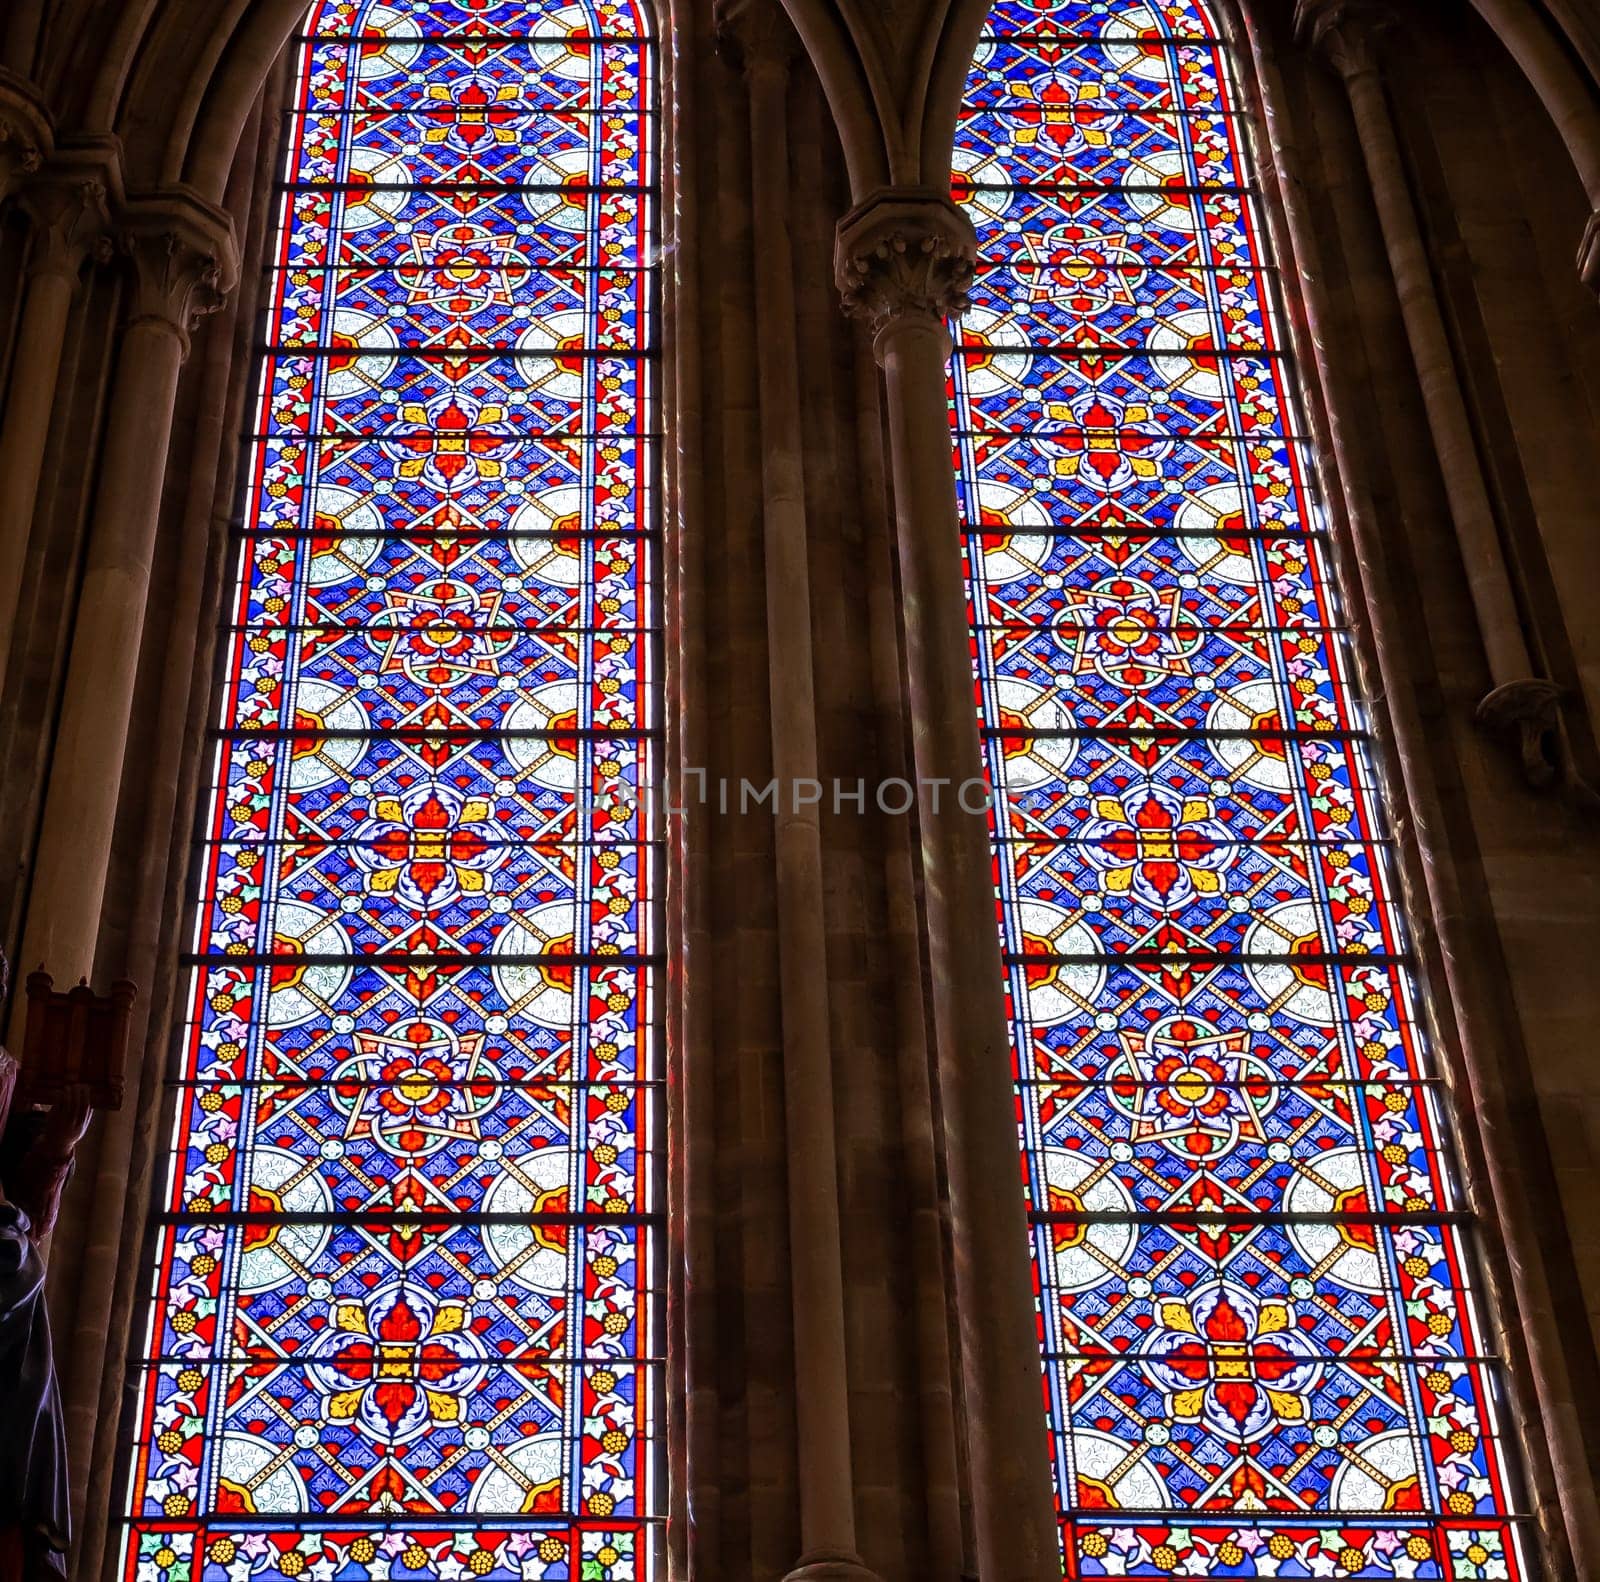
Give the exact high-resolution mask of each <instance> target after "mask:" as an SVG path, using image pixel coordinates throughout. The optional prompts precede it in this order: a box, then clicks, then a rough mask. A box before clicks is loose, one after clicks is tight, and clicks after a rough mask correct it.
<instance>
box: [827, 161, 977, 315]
mask: <svg viewBox="0 0 1600 1582" xmlns="http://www.w3.org/2000/svg"><path fill="white" fill-rule="evenodd" d="M977 259H978V241H977V237H976V235H975V234H974V232H973V229H972V223H971V221H969V220H968V219H967V217H966V215H964V214H963V213H962V212H961V211H960V209H958V208H957V207H956V206H955V204H953V203H952V202H951V201H950V199H949V198H948V197H946V196H945V195H944V194H943V193H936V192H933V191H923V190H921V189H913V190H906V189H899V190H896V189H888V190H885V191H884V192H881V193H878V194H876V195H874V196H873V197H871V198H869V199H868V200H867V201H866V202H865V203H863V204H861V205H860V206H859V207H858V208H855V209H853V210H852V211H851V212H850V213H849V214H847V215H846V216H845V218H844V219H843V220H842V221H841V222H840V225H839V234H838V239H837V243H836V245H835V248H834V273H835V277H836V279H837V281H838V285H839V292H840V295H841V296H842V297H843V299H844V310H845V312H846V313H848V314H849V315H850V316H851V317H852V318H862V319H865V320H867V322H868V323H869V324H871V326H872V328H873V330H874V331H875V332H877V333H880V334H881V333H882V331H883V330H884V329H885V328H887V327H888V326H891V325H893V324H895V323H897V322H899V321H902V320H906V319H917V318H920V319H932V320H934V321H936V322H938V323H940V324H942V323H943V322H944V321H945V320H946V319H948V318H958V317H960V315H961V314H963V313H964V312H966V310H967V308H968V307H970V306H971V302H970V299H969V298H968V295H967V293H968V291H969V290H970V288H971V286H972V278H973V274H974V271H975V270H976V267H977Z"/></svg>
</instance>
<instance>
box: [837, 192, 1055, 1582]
mask: <svg viewBox="0 0 1600 1582" xmlns="http://www.w3.org/2000/svg"><path fill="white" fill-rule="evenodd" d="M975 258H976V240H975V238H974V235H973V232H972V227H971V225H970V224H969V223H968V221H967V219H966V218H965V216H964V215H962V214H961V212H960V211H959V210H958V209H957V208H956V207H955V205H954V204H953V203H951V202H950V200H949V198H948V197H947V196H945V195H944V194H943V193H940V192H937V191H934V190H931V189H921V188H910V189H906V188H893V189H885V190H882V191H880V192H878V193H876V194H874V195H872V196H871V197H869V198H868V199H867V200H866V201H865V202H864V203H862V204H860V205H859V206H858V207H856V208H855V209H853V210H852V211H851V212H850V213H849V214H848V215H847V216H846V217H845V218H844V220H843V221H842V222H841V224H840V227H839V236H838V246H837V252H836V266H837V274H838V280H839V286H840V289H841V291H842V293H843V296H844V303H845V309H846V311H847V312H849V313H850V314H852V315H855V316H860V317H862V318H865V319H866V320H868V322H869V323H870V324H871V326H872V328H873V331H874V335H875V339H874V350H875V352H876V355H877V359H878V362H879V364H880V365H881V367H882V368H883V372H884V379H885V384H886V396H887V403H888V406H887V411H888V429H889V440H890V449H891V456H890V464H891V470H892V474H893V480H894V495H895V513H896V533H897V538H898V545H899V560H900V576H901V586H902V618H903V621H904V629H905V643H906V667H907V673H908V680H909V690H910V698H911V715H912V743H913V753H914V762H915V768H916V773H917V779H918V782H919V785H918V816H919V824H920V833H921V840H922V864H923V881H924V888H925V898H926V908H927V929H928V952H929V961H930V966H931V970H932V977H933V993H932V1002H933V1016H934V1038H935V1043H936V1046H937V1052H938V1070H939V1081H940V1089H941V1102H942V1112H943V1117H944V1140H945V1151H946V1166H947V1170H948V1177H949V1190H950V1207H951V1218H952V1240H953V1251H954V1273H955V1298H956V1308H957V1312H958V1315H959V1328H960V1335H961V1357H962V1365H963V1367H962V1383H963V1390H964V1400H965V1405H966V1442H967V1452H968V1473H969V1476H970V1479H971V1485H972V1505H973V1519H974V1526H975V1536H976V1543H977V1556H978V1571H979V1575H980V1576H982V1577H984V1578H986V1579H987V1578H993V1579H995V1582H1000V1579H1004V1582H1046V1579H1054V1578H1058V1577H1059V1576H1060V1575H1061V1551H1060V1540H1059V1537H1058V1534H1057V1530H1056V1522H1055V1510H1054V1503H1053V1500H1052V1495H1051V1484H1050V1459H1049V1450H1048V1445H1047V1440H1046V1433H1045V1417H1044V1406H1043V1397H1042V1388H1041V1383H1040V1364H1039V1358H1038V1354H1037V1352H1036V1350H1035V1347H1034V1344H1033V1339H1034V1334H1035V1319H1034V1299H1033V1274H1032V1269H1031V1267H1030V1264H1029V1257H1028V1228H1027V1219H1026V1214H1025V1210H1024V1200H1023V1190H1022V1177H1021V1166H1020V1163H1019V1143H1018V1137H1017V1122H1016V1110H1015V1103H1014V1099H1013V1095H1012V1079H1011V1039H1010V1030H1009V1027H1008V1025H1007V1021H1006V1008H1005V994H1004V983H1005V975H1004V967H1003V964H1002V960H1001V955H1000V944H999V934H998V930H997V928H996V922H995V899H994V879H993V874H992V868H991V860H992V859H991V855H990V849H989V832H988V824H987V821H986V819H985V818H984V816H983V814H982V813H981V812H978V813H972V812H969V811H967V810H966V807H964V806H963V804H962V801H961V800H960V799H959V798H958V797H957V796H956V795H955V791H956V789H957V788H958V787H961V786H963V785H967V784H970V783H972V782H976V781H980V780H981V779H982V776H983V755H982V746H981V743H980V740H979V735H978V716H977V705H976V702H975V699H974V691H973V676H972V661H971V658H970V649H969V633H968V629H967V598H966V584H965V576H964V570H963V563H962V552H961V533H960V523H959V516H958V510H957V503H956V488H955V472H954V468H953V466H952V463H951V443H950V427H949V423H950V419H949V411H948V406H947V403H946V397H945V371H946V364H947V362H948V360H949V357H950V351H951V343H950V334H949V331H948V330H947V329H946V327H945V320H946V318H947V317H948V316H949V315H951V314H953V313H959V312H960V311H961V310H962V309H963V308H964V307H965V306H966V300H967V299H966V288H967V286H968V285H969V284H970V282H971V279H972V273H973V266H974V262H975ZM968 805H969V806H972V805H976V804H973V803H971V801H970V798H969V799H968Z"/></svg>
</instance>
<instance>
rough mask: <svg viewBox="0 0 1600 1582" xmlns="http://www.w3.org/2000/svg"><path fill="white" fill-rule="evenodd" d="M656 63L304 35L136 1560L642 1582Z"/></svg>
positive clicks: (500, 2) (161, 1246) (653, 1197)
mask: <svg viewBox="0 0 1600 1582" xmlns="http://www.w3.org/2000/svg"><path fill="white" fill-rule="evenodd" d="M654 73H655V59H654V46H653V44H652V43H651V41H650V38H649V34H648V29H647V28H646V26H645V19H644V7H642V6H636V5H635V4H634V0H414V3H375V0H327V3H324V4H321V5H319V6H317V7H316V8H315V9H314V10H313V11H312V13H311V15H310V17H309V19H308V23H307V27H306V31H305V35H304V37H303V38H302V40H301V41H300V44H299V66H298V73H297V77H296V84H297V86H296V91H295V95H294V99H293V103H292V105H291V107H290V109H289V111H288V112H287V114H286V128H285V137H286V143H287V154H286V168H285V179H284V182H283V186H282V193H281V218H280V222H279V225H278V229H277V234H276V241H275V244H274V246H273V248H272V250H271V253H270V255H269V280H268V287H267V292H266V299H267V302H268V309H267V313H266V320H265V334H264V339H265V348H264V351H263V354H262V358H261V376H260V392H259V401H258V403H257V406H256V418H255V433H254V436H253V438H252V439H251V441H250V445H249V452H248V457H249V460H248V478H247V483H246V489H247V498H246V504H245V509H244V514H243V527H242V531H241V533H240V535H239V539H238V552H237V559H236V570H235V573H234V580H233V582H232V585H231V592H230V594H229V595H228V597H227V599H226V601H225V609H226V615H225V620H226V622H227V626H226V629H225V631H224V634H223V650H224V655H225V658H224V664H223V674H222V681H221V695H220V699H219V702H218V705H217V713H216V716H215V720H216V727H217V728H216V730H215V732H214V735H213V742H214V748H213V758H212V762H213V766H214V769H213V779H212V789H211V792H210V795H209V797H208V800H207V806H206V808H205V811H204V818H203V823H202V824H201V827H200V830H199V848H198V854H197V859H196V867H197V872H198V875H199V883H198V899H197V902H196V908H195V914H194V933H193V939H192V968H191V970H190V972H189V975H188V983H189V993H188V1000H187V1016H186V1027H185V1032H184V1039H183V1047H182V1051H181V1056H180V1059H179V1062H178V1068H177V1069H178V1080H177V1081H176V1082H175V1084H174V1090H175V1098H174V1108H173V1132H172V1143H171V1158H170V1180H169V1182H168V1184H167V1187H166V1192H165V1197H164V1199H163V1200H162V1203H161V1208H162V1212H161V1213H160V1214H159V1216H158V1220H157V1225H156V1229H155V1243H156V1249H157V1250H156V1256H155V1264H154V1279H153V1284H152V1290H151V1298H152V1300H151V1306H150V1317H149V1321H148V1325H147V1329H146V1332H145V1334H144V1336H143V1353H142V1358H141V1360H140V1362H139V1365H138V1388H137V1392H136V1395H137V1400H136V1408H135V1409H136V1419H135V1433H134V1438H135V1447H134V1451H133V1455H132V1464H131V1468H130V1473H129V1488H128V1494H127V1506H126V1510H127V1517H128V1525H127V1538H126V1546H125V1554H126V1559H125V1570H124V1574H125V1576H126V1577H127V1578H128V1579H130V1582H131V1579H133V1578H139V1579H144V1582H154V1579H157V1578H171V1579H173V1582H177V1579H182V1582H246V1579H247V1578H250V1577H255V1576H261V1577H267V1578H272V1579H274V1582H276V1579H277V1578H280V1577H289V1578H294V1577H298V1576H301V1575H305V1576H308V1577H312V1578H321V1579H328V1578H333V1577H335V1576H337V1577H339V1578H340V1579H341V1582H349V1579H359V1578H371V1579H373V1582H377V1579H380V1578H385V1579H390V1582H450V1579H455V1578H461V1577H464V1576H469V1575H470V1576H473V1577H481V1578H488V1579H501V1582H511V1579H517V1582H535V1579H550V1582H569V1579H571V1582H576V1579H579V1578H582V1579H584V1582H632V1579H635V1578H640V1577H643V1576H646V1575H649V1574H651V1572H652V1558H651V1557H652V1554H653V1552H654V1546H655V1543H656V1534H657V1532H658V1522H657V1519H656V1518H657V1516H658V1512H659V1501H658V1491H657V1487H656V1481H657V1466H656V1449H655V1434H654V1421H653V1419H654V1412H655V1404H654V1403H655V1402H656V1400H657V1398H658V1396H659V1390H660V1385H659V1379H658V1377H657V1371H656V1367H657V1361H656V1359H657V1357H658V1352H659V1347H658V1346H657V1345H656V1343H655V1334H656V1326H657V1324H658V1321H659V1314H658V1312H657V1309H656V1305H655V1304H654V1302H653V1301H652V1294H651V1293H652V1286H653V1284H654V1283H655V1282H654V1280H653V1275H652V1265H653V1255H654V1250H655V1247H656V1241H657V1238H656V1237H655V1235H654V1231H653V1226H654V1224H655V1219H656V1215H657V1212H658V1210H659V1206H660V1205H659V1202H658V1198H657V1185H656V1183H657V1169H656V1150H657V1149H658V1147H659V1138H658V1133H657V1128H656V1125H655V1121H654V1112H655V1110H656V1108H657V1097H658V1093H657V1087H658V1084H657V1077H658V1073H657V1071H656V1069H655V1063H654V1054H653V1049H654V1032H653V1025H652V1016H651V991H652V983H653V979H654V964H655V952H656V950H657V949H658V946H659V942H658V939H657V934H656V928H655V923H654V912H653V907H654V905H655V896H656V889H657V886H656V883H655V878H654V867H655V863H656V857H657V844H656V842H655V839H654V836H653V832H652V830H651V829H650V828H648V827H646V816H645V813H644V808H645V806H646V805H647V802H648V799H646V798H642V797H641V796H640V795H639V792H640V791H641V788H643V787H644V786H646V785H648V783H649V782H650V779H651V775H652V771H653V761H654V755H655V752H656V745H655V735H656V730H657V726H658V717H657V703H656V678H655V665H656V661H655V658H654V647H655V644H656V642H657V636H658V634H657V632H656V630H655V619H656V608H657V604H656V594H655V582H654V576H655V573H654V569H653V562H654V558H655V555H656V537H655V522H656V514H655V504H654V500H653V492H654V481H653V480H654V468H655V455H656V450H657V437H656V435H655V434H654V433H653V432H652V423H653V417H654V404H653V397H652V386H653V382H654V379H655V368H654V363H653V355H654V354H653V350H652V325H653V321H654V310H653V301H654V291H655V280H654V274H653V261H654V257H655V251H654V243H653V236H654V226H655V213H654V203H655V196H654V181H655V174H654V172H655V158H656V154H655V141H656V121H655V119H654V115H655V112H654V107H653V91H654V90H653V82H654Z"/></svg>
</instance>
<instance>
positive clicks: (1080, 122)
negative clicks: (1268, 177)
mask: <svg viewBox="0 0 1600 1582" xmlns="http://www.w3.org/2000/svg"><path fill="white" fill-rule="evenodd" d="M1232 80H1233V79H1232V76H1231V64H1230V61H1229V59H1228V51H1227V48H1226V47H1225V45H1224V44H1223V43H1222V42H1221V41H1220V40H1219V38H1218V36H1217V29H1216V27H1215V25H1214V23H1213V20H1212V18H1211V17H1209V16H1208V15H1207V14H1206V12H1205V10H1204V9H1203V7H1202V5H1201V4H1200V3H1199V0H1109V3H1095V4H1089V3H1085V0H997V3H996V4H995V6H994V7H993V9H992V11H991V12H990V14H989V18H988V22H987V25H986V29H985V34H984V37H983V38H982V41H981V42H980V44H979V47H978V53H977V57H976V60H975V63H974V66H973V69H972V73H971V76H970V78H969V80H968V86H967V94H966V99H965V105H964V108H963V111H962V114H961V119H960V123H959V130H958V135H957V139H956V159H955V188H954V193H955V197H956V200H957V202H958V203H960V204H961V205H962V207H963V208H964V209H965V211H966V213H967V214H968V215H969V216H970V217H971V219H972V220H973V222H974V224H975V225H976V227H977V231H978V238H979V258H980V263H979V268H978V275H977V282H976V288H975V290H974V292H973V306H972V310H971V312H970V313H969V314H968V315H967V316H966V317H965V318H964V320H963V321H962V323H961V325H960V327H959V333H958V337H957V347H956V354H955V358H954V362H953V369H954V372H953V377H952V389H951V411H952V421H953V424H954V435H955V448H956V463H957V467H958V471H959V475H960V496H961V505H962V511H963V530H964V533H965V541H966V551H967V563H968V572H969V590H970V606H971V618H972V634H973V635H972V645H973V648H972V651H973V657H974V664H975V667H976V675H977V683H978V699H979V705H980V709H981V715H982V724H983V732H984V737H985V744H986V751H987V754H988V769H989V774H990V776H991V780H992V783H993V785H994V787H995V789H996V792H997V807H996V812H995V815H994V825H993V835H994V840H995V855H996V863H995V875H996V885H997V891H998V895H999V898H1000V922H1001V928H1002V934H1003V943H1004V950H1005V957H1006V962H1007V967H1008V975H1009V998H1010V1006H1011V1015H1012V1027H1013V1038H1014V1045H1015V1054H1016V1060H1017V1066H1016V1074H1017V1078H1018V1096H1019V1108H1018V1114H1019V1120H1020V1124H1021V1129H1022V1137H1023V1143H1024V1167H1025V1176H1026V1180H1027V1186H1028V1191H1029V1197H1030V1206H1031V1215H1032V1237H1033V1251H1034V1259H1035V1269H1036V1278H1037V1291H1038V1298H1039V1311H1040V1339H1041V1344H1042V1348H1043V1353H1044V1357H1045V1391H1046V1397H1047V1403H1048V1411H1049V1417H1050V1423H1051V1427H1052V1431H1053V1445H1054V1471H1055V1480H1056V1491H1057V1499H1058V1504H1059V1507H1060V1512H1061V1519H1062V1531H1063V1552H1064V1556H1065V1564H1066V1571H1067V1574H1068V1576H1069V1577H1072V1578H1079V1577H1102V1576H1117V1577H1158V1576H1168V1575H1180V1576H1214V1577H1291V1576H1292V1577H1310V1576H1329V1577H1354V1578H1373V1579H1376V1578H1385V1579H1390V1578H1439V1579H1449V1582H1466V1579H1469V1578H1489V1577H1496V1578H1525V1577H1527V1576H1528V1575H1529V1572H1528V1570H1527V1562H1526V1560H1525V1559H1524V1558H1523V1548H1524V1543H1523V1539H1522V1536H1521V1534H1522V1531H1523V1529H1522V1526H1521V1524H1520V1522H1519V1512H1518V1506H1517V1497H1516V1486H1515V1482H1514V1479H1513V1477H1512V1475H1511V1470H1510V1465H1509V1463H1510V1461H1511V1459H1512V1458H1511V1454H1510V1451H1509V1449H1508V1447H1507V1446H1506V1445H1505V1444H1504V1443H1503V1441H1502V1439H1501V1437H1500V1430H1499V1427H1498V1424H1499V1423H1500V1421H1501V1419H1502V1417H1503V1411H1502V1409H1501V1407H1500V1403H1499V1391H1500V1389H1501V1383H1500V1379H1499V1370H1498V1367H1497V1365H1496V1362H1495V1359H1494V1357H1493V1356H1492V1354H1491V1353H1492V1349H1493V1348H1492V1341H1491V1337H1490V1335H1489V1333H1488V1330H1487V1326H1486V1325H1485V1323H1484V1315H1483V1309H1482V1305H1481V1302H1480V1299H1479V1297H1478V1295H1477V1293H1476V1292H1475V1289H1474V1274H1473V1260H1472V1256H1471V1248H1470V1236H1469V1234H1468V1228H1467V1227H1466V1226H1465V1225H1464V1223H1463V1222H1464V1214H1463V1203H1462V1199H1461V1196H1460V1193H1459V1191H1458V1189H1457V1187H1456V1185H1455V1182H1454V1178H1453V1172H1452V1165H1451V1161H1450V1158H1449V1153H1450V1146H1449V1123H1448V1119H1447V1114H1448V1107H1449V1101H1448V1096H1447V1094H1446V1093H1445V1092H1444V1091H1443V1089H1442V1088H1441V1085H1440V1082H1439V1079H1438V1077H1437V1074H1436V1067H1435V1065H1434V1063H1433V1061H1432V1059H1431V1058H1430V1053H1429V1048H1428V1043H1429V1036H1428V1033H1427V1031H1426V1028H1425V1026H1424V1023H1423V1020H1422V1018H1421V1017H1420V1015H1419V1012H1418V1001H1417V986H1416V983H1415V979H1414V976H1413V964H1412V955H1411V947H1410V944H1409V942H1408V938H1407V934H1406V929H1405V923H1404V919H1403V917H1402V916H1401V915H1400V911H1399V891H1398V883H1397V877H1396V865H1395V862H1394V859H1393V853H1392V849H1391V837H1390V835H1389V833H1388V830H1387V828H1386V825H1385V821H1384V818H1383V811H1382V794H1381V791H1380V789H1379V787H1378V785H1377V784H1376V782H1375V779H1374V776H1373V773H1372V768H1371V753H1370V739H1369V735H1368V731H1369V723H1368V717H1367V714H1366V712H1365V710H1364V709H1363V707H1362V704H1361V701H1360V698H1359V696H1358V694H1357V688H1356V679H1357V678H1356V672H1355V670H1354V667H1353V665H1352V663H1351V654H1350V645H1349V642H1348V639H1347V634H1346V632H1345V630H1344V624H1343V617H1342V615H1341V612H1340V606H1339V599H1338V596H1337V593H1336V590H1335V587H1334V585H1333V582H1332V579H1331V576H1330V569H1329V565H1330V546H1329V544H1328V541H1327V537H1326V534H1325V532H1324V529H1323V524H1322V521H1321V519H1320V517H1319V515H1318V512H1317V509H1316V506H1315V504H1314V501H1313V485H1312V479H1311V476H1310V470H1309V457H1308V455H1307V444H1306V437H1305V431H1304V426H1303V424H1302V422H1301V421H1300V418H1299V405H1298V399H1297V394H1296V388H1295V373H1294V370H1293V367H1292V365H1291V363H1290V361H1289V357H1288V348H1287V345H1286V343H1285V339H1284V337H1283V334H1282V331H1281V328H1280V321H1279V317H1278V314H1277V311H1276V309H1275V306H1274V304H1275V300H1276V294H1277V292H1278V289H1279V285H1278V281H1277V279H1276V275H1275V270H1274V266H1273V263H1272V260H1271V256H1270V254H1269V251H1268V245H1267V239H1266V236H1265V234H1264V230H1263V225H1262V216H1261V208H1260V203H1259V200H1258V198H1257V196H1256V194H1255V191H1254V188H1253V186H1252V180H1253V178H1252V171H1251V165H1250V157H1249V153H1248V149H1247V141H1246V136H1245V128H1244V127H1243V125H1242V123H1241V118H1240V113H1239V110H1238V108H1237V100H1236V98H1235V96H1234V93H1233V89H1232Z"/></svg>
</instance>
